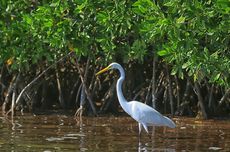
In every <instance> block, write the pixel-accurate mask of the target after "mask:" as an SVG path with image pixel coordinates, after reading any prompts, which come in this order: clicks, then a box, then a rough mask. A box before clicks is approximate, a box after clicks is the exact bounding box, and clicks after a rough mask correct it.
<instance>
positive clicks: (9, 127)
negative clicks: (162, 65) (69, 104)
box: [0, 115, 230, 152]
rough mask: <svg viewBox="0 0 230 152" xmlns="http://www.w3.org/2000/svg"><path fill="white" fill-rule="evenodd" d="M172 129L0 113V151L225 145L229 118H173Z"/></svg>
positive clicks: (229, 144)
mask: <svg viewBox="0 0 230 152" xmlns="http://www.w3.org/2000/svg"><path fill="white" fill-rule="evenodd" d="M173 120H174V121H175V122H176V125H177V127H176V128H175V129H170V128H165V127H155V129H154V131H153V132H152V135H151V136H148V135H147V134H146V133H143V134H142V137H141V139H140V141H139V140H138V127H137V123H136V122H135V121H134V120H132V119H131V118H130V117H83V120H82V123H79V122H77V121H76V120H75V119H74V117H72V116H65V115H49V116H44V115H39V116H33V115H24V116H20V117H15V118H14V120H9V119H6V118H4V117H0V150H1V151H44V152H50V151H94V152H101V151H112V152H113V151H118V152H122V151H128V152H129V151H144V152H146V151H169V152H171V151H172V152H174V151H230V120H208V121H197V120H195V119H193V118H182V117H181V118H174V119H173Z"/></svg>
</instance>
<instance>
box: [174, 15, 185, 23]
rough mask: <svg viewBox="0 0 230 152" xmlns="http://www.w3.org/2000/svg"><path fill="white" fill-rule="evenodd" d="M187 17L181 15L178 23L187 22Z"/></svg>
mask: <svg viewBox="0 0 230 152" xmlns="http://www.w3.org/2000/svg"><path fill="white" fill-rule="evenodd" d="M185 19H186V18H185V17H183V16H181V17H179V18H178V19H177V21H176V22H177V24H182V23H184V22H185Z"/></svg>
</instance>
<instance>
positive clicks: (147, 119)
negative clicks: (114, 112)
mask: <svg viewBox="0 0 230 152" xmlns="http://www.w3.org/2000/svg"><path fill="white" fill-rule="evenodd" d="M128 104H129V107H130V109H129V114H130V115H131V117H132V118H133V119H135V120H136V121H138V122H140V123H143V124H147V125H155V126H168V127H171V128H174V127H175V124H174V122H173V121H172V120H171V119H169V118H168V117H165V116H163V115H161V114H160V113H159V112H158V111H156V110H155V109H153V108H152V107H150V106H148V105H146V104H144V103H141V102H138V101H131V102H129V103H128Z"/></svg>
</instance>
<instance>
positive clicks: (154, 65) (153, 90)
mask: <svg viewBox="0 0 230 152" xmlns="http://www.w3.org/2000/svg"><path fill="white" fill-rule="evenodd" d="M157 59H158V58H157V55H156V53H154V57H153V73H152V107H153V108H154V109H155V108H156V73H157V71H156V63H157Z"/></svg>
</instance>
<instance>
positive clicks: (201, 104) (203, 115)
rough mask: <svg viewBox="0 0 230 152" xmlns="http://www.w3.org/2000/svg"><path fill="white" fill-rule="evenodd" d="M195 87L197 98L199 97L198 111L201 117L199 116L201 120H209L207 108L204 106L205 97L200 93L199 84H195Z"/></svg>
mask: <svg viewBox="0 0 230 152" xmlns="http://www.w3.org/2000/svg"><path fill="white" fill-rule="evenodd" d="M194 87H195V93H196V94H197V97H198V108H199V111H198V115H197V116H198V117H199V114H201V115H200V117H201V118H203V119H207V118H208V116H207V113H206V111H205V106H204V100H203V97H202V95H201V91H200V86H199V84H198V83H197V82H195V84H194Z"/></svg>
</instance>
